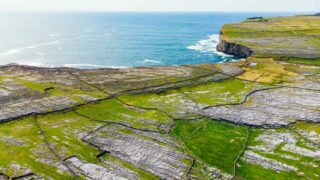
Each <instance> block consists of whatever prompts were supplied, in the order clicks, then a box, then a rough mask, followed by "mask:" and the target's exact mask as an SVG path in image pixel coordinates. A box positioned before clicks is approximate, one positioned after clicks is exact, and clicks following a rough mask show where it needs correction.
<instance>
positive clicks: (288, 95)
mask: <svg viewBox="0 0 320 180" xmlns="http://www.w3.org/2000/svg"><path fill="white" fill-rule="evenodd" d="M319 107H320V93H319V91H310V90H303V89H295V88H280V89H271V90H265V91H259V92H256V93H252V94H250V96H248V98H247V99H246V101H245V102H244V103H241V104H238V105H225V106H213V107H208V108H205V109H204V110H203V111H202V112H201V113H202V115H204V116H208V117H211V118H213V119H220V120H226V121H230V122H233V123H236V124H245V125H250V126H257V127H264V128H276V127H283V126H287V125H288V124H291V123H294V122H296V121H298V120H300V121H310V122H320V112H319Z"/></svg>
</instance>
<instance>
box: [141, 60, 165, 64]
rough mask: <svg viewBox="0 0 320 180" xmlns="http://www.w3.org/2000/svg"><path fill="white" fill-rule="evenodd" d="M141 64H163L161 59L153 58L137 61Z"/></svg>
mask: <svg viewBox="0 0 320 180" xmlns="http://www.w3.org/2000/svg"><path fill="white" fill-rule="evenodd" d="M137 62H138V63H140V64H150V63H152V64H161V61H157V60H152V59H144V60H143V61H137Z"/></svg>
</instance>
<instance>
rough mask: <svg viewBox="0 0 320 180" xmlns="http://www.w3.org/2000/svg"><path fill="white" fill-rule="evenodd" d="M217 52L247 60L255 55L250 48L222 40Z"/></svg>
mask: <svg viewBox="0 0 320 180" xmlns="http://www.w3.org/2000/svg"><path fill="white" fill-rule="evenodd" d="M217 50H218V51H220V52H223V53H226V54H230V55H234V56H237V57H240V58H247V57H250V56H251V55H252V54H253V51H252V50H251V49H250V48H248V47H246V46H242V45H239V44H236V43H229V42H227V41H225V40H223V39H222V38H221V39H220V42H219V44H218V46H217Z"/></svg>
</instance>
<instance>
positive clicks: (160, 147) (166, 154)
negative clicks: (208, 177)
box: [84, 126, 191, 179]
mask: <svg viewBox="0 0 320 180" xmlns="http://www.w3.org/2000/svg"><path fill="white" fill-rule="evenodd" d="M84 140H85V141H87V142H89V143H90V144H91V145H93V146H95V147H98V148H99V149H100V150H101V151H106V152H109V155H111V156H114V157H116V158H119V159H120V160H122V161H126V162H129V163H130V164H133V165H134V166H136V167H139V168H141V169H143V170H145V171H147V172H150V173H152V174H154V175H156V176H158V177H160V178H163V179H181V178H182V177H183V176H184V175H185V173H186V172H187V170H188V169H189V166H190V164H191V158H190V157H189V156H187V155H185V154H183V153H182V152H180V151H179V150H178V149H179V148H177V146H178V145H176V144H174V143H173V141H172V139H171V138H170V137H168V136H166V135H161V134H155V133H149V132H148V133H147V132H142V133H141V132H140V131H139V132H138V131H129V129H126V128H123V127H120V126H107V127H105V128H103V129H101V130H100V131H99V132H96V133H94V134H92V135H90V136H88V137H86V138H85V139H84ZM172 143H173V144H174V146H172ZM188 162H189V163H188Z"/></svg>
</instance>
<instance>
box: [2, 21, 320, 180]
mask: <svg viewBox="0 0 320 180" xmlns="http://www.w3.org/2000/svg"><path fill="white" fill-rule="evenodd" d="M294 18H297V22H298V23H297V25H296V24H295V25H292V24H290V23H292V22H295V21H292V22H291V21H290V23H289V24H287V25H286V26H288V28H300V27H303V28H304V27H305V26H306V25H305V22H303V21H302V22H301V19H300V18H303V17H294ZM271 19H272V20H273V18H271ZM272 20H268V23H270V21H272ZM277 20H278V21H279V20H281V21H284V22H286V21H285V20H287V18H283V19H281V18H280V19H276V20H275V21H277ZM284 22H282V24H285V23H284ZM316 22H318V23H319V25H320V18H319V19H318V20H317V21H316ZM243 23H245V25H246V26H244V25H243ZM246 23H248V24H249V25H252V23H254V25H255V26H253V27H252V26H250V29H249V30H250V31H251V34H250V37H253V41H252V42H257V41H256V38H255V35H256V33H257V34H258V35H256V36H259V38H261V36H262V35H263V37H262V38H261V39H264V40H265V39H266V38H265V36H266V35H269V34H272V33H270V32H268V33H265V34H259V31H258V32H256V31H254V30H252V29H254V28H256V27H258V28H259V25H261V24H263V25H264V26H265V25H266V24H265V23H266V22H265V21H263V22H260V21H259V22H241V23H238V24H232V25H225V26H224V28H223V29H222V31H223V30H224V32H223V37H222V38H221V42H220V44H219V45H218V46H220V47H221V49H222V50H223V51H225V52H229V53H232V54H237V53H238V54H240V55H244V56H246V58H245V59H244V60H240V61H234V62H228V63H219V64H194V65H180V66H157V67H136V68H116V69H114V68H98V69H77V68H70V67H61V68H46V67H35V66H24V65H17V64H9V65H4V66H0V149H1V151H0V179H1V178H4V179H9V178H15V177H30V178H43V179H50V178H51V179H68V178H70V179H75V178H92V179H102V178H105V177H111V178H115V179H119V178H126V179H159V178H162V179H184V178H198V179H215V178H222V179H234V178H243V179H253V177H256V178H261V177H266V176H265V175H266V174H268V177H270V179H281V178H284V177H286V178H291V179H299V178H310V179H317V178H318V177H319V176H320V174H319V169H318V167H319V166H320V164H319V161H318V157H319V156H320V150H319V143H320V131H319V127H320V125H319V123H320V119H319V117H320V111H319V107H320V86H319V72H320V66H319V65H317V64H316V63H315V62H312V63H310V64H306V63H305V64H304V65H301V64H298V63H296V62H295V63H291V62H290V61H284V59H285V58H292V56H291V55H292V54H295V53H289V56H288V53H284V54H282V56H281V57H282V59H278V54H276V55H275V54H274V53H270V54H263V56H262V54H259V53H260V52H265V49H264V48H266V47H267V48H270V47H271V48H272V49H271V51H272V52H276V51H277V48H279V49H280V50H281V51H278V53H282V52H283V51H282V50H283V49H285V48H287V46H283V47H276V46H263V45H261V46H259V51H255V49H254V48H253V49H252V50H251V49H250V50H248V49H246V48H244V47H245V46H244V45H245V44H239V45H237V44H236V43H235V42H236V41H237V42H243V41H240V40H243V39H245V40H246V42H248V41H249V40H250V38H248V37H246V36H247V34H246V33H238V31H240V32H243V31H245V32H247V31H248V28H247V27H248V26H247V25H248V24H246ZM230 26H231V30H230V29H228V28H230ZM238 26H241V27H242V28H244V30H243V29H241V28H237V31H234V29H232V27H238ZM266 26H267V27H269V24H267V25H266ZM270 26H272V27H273V24H272V23H270ZM226 28H227V29H226ZM280 28H283V27H280ZM295 30H296V29H294V30H292V31H295ZM252 31H253V32H252ZM275 31H276V33H274V34H273V35H275V34H276V35H277V38H275V37H272V38H267V39H268V40H270V42H269V41H268V42H267V41H265V43H266V44H268V43H273V44H274V42H276V43H278V41H279V40H278V39H279V38H280V39H281V40H287V41H290V42H291V41H292V40H291V39H292V38H288V34H285V35H286V36H285V37H279V32H278V29H275ZM292 31H291V32H290V33H291V34H290V35H291V36H293V37H295V33H292ZM314 31H315V32H318V31H317V30H313V29H307V30H306V31H303V32H302V31H300V32H301V33H306V34H305V35H304V34H302V35H301V37H299V38H302V37H304V36H305V37H304V38H310V37H309V34H310V33H313V32H314ZM229 33H230V34H231V35H230V34H229ZM286 33H288V32H286ZM280 35H281V33H280ZM282 35H283V34H282ZM239 39H240V40H239ZM248 39H249V40H248ZM293 39H294V38H293ZM232 40H233V41H232ZM271 40H272V41H271ZM229 41H230V42H229ZM281 42H282V41H281ZM230 43H235V44H230ZM284 44H285V45H287V43H284ZM295 45H296V46H298V47H295V48H296V49H302V48H303V47H305V44H303V43H300V44H295ZM299 45H300V47H299ZM319 46H320V45H319ZM248 47H249V46H248ZM312 47H313V48H314V49H311V50H315V49H317V46H316V45H313V46H312ZM269 50H270V49H269ZM311 50H310V49H308V51H305V52H304V55H306V58H301V59H299V61H298V62H302V63H304V62H306V61H307V62H309V60H308V59H307V58H308V57H309V56H310V54H311V55H314V53H313V52H312V51H311ZM251 51H252V52H251ZM316 53H317V52H316ZM316 53H315V54H316ZM279 60H280V61H279Z"/></svg>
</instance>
